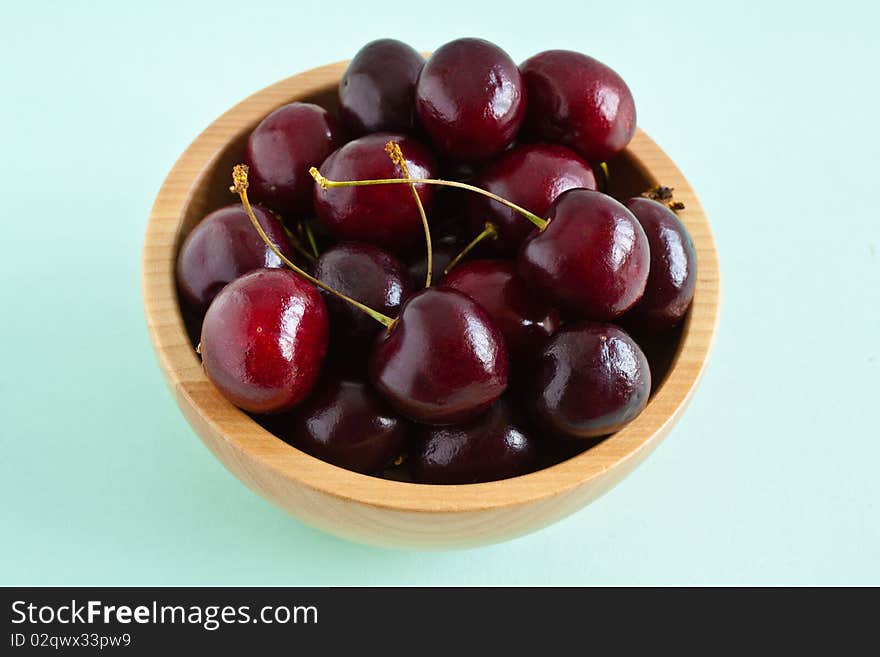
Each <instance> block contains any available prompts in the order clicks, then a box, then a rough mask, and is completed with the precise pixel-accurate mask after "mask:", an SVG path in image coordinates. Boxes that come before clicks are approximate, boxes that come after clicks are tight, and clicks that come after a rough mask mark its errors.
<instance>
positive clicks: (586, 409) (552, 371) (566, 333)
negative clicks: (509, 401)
mask: <svg viewBox="0 0 880 657" xmlns="http://www.w3.org/2000/svg"><path fill="white" fill-rule="evenodd" d="M650 392H651V372H650V369H649V367H648V361H647V359H646V358H645V355H644V354H643V353H642V350H641V349H640V348H639V346H638V345H637V344H636V343H635V341H633V339H632V338H631V337H630V336H629V335H627V334H626V333H625V332H624V331H622V330H621V329H619V328H617V327H616V326H614V325H612V324H603V323H596V322H581V323H576V324H570V325H567V326H565V327H564V328H562V329H560V331H559V332H558V333H556V335H554V336H553V337H552V338H550V341H549V343H548V344H547V347H546V348H545V349H544V351H543V353H542V354H541V358H540V361H539V363H538V366H537V368H536V369H535V380H534V388H533V393H532V396H531V397H532V398H533V399H534V414H535V417H536V419H537V420H538V421H539V422H540V423H541V424H542V425H543V426H544V427H545V428H546V429H548V430H550V431H552V432H553V433H555V434H557V435H561V436H568V437H571V438H595V437H598V436H603V435H606V434H609V433H613V432H614V431H617V430H618V429H620V428H621V427H623V426H624V425H625V424H627V423H628V422H630V421H631V420H632V419H633V418H635V417H636V416H637V415H638V414H639V413H641V412H642V409H644V407H645V405H646V404H647V403H648V395H649V394H650Z"/></svg>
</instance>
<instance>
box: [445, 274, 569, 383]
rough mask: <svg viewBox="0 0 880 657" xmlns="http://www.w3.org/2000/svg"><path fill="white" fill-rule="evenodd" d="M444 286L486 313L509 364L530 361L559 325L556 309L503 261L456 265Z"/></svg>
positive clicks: (517, 365)
mask: <svg viewBox="0 0 880 657" xmlns="http://www.w3.org/2000/svg"><path fill="white" fill-rule="evenodd" d="M443 285H444V286H446V287H451V288H453V289H455V290H458V291H459V292H463V293H464V294H466V295H468V296H469V297H470V298H471V299H473V300H474V301H476V302H477V303H478V304H480V306H482V307H483V309H484V310H485V311H486V312H487V313H489V316H490V317H491V318H492V319H493V320H494V322H495V325H496V326H498V328H499V329H500V330H501V333H502V335H504V342H505V344H506V345H507V353H508V356H509V358H510V365H511V367H516V368H517V369H518V370H519V369H522V367H523V365H525V364H527V363H530V362H533V361H534V359H535V358H536V357H537V355H538V354H539V353H540V351H541V349H542V348H543V347H544V344H545V343H546V342H547V338H549V337H550V336H551V335H553V334H554V333H555V332H556V330H557V329H558V328H559V312H558V311H557V310H556V309H555V308H553V307H552V306H550V304H549V303H548V302H547V301H546V299H545V298H543V297H541V296H538V295H534V294H532V293H531V292H530V290H529V289H528V288H527V287H526V285H525V283H523V281H522V279H520V278H519V276H517V275H516V267H515V266H514V264H513V263H512V262H509V261H506V260H473V261H471V262H467V263H464V264H462V265H459V266H457V267H456V268H455V269H453V270H452V271H450V272H449V273H448V274H447V275H446V278H444V279H443Z"/></svg>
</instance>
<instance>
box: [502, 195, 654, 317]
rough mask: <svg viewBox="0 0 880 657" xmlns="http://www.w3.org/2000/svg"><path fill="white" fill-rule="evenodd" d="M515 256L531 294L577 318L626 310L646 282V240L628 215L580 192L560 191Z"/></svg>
mask: <svg viewBox="0 0 880 657" xmlns="http://www.w3.org/2000/svg"><path fill="white" fill-rule="evenodd" d="M547 219H548V220H549V224H547V227H546V228H545V229H544V230H543V231H537V230H536V231H534V232H533V233H532V234H531V236H530V237H529V238H528V239H527V240H526V241H525V243H524V244H523V247H522V249H521V250H520V252H519V256H518V258H517V271H518V272H519V275H520V276H522V278H523V280H524V281H525V282H526V284H527V285H528V286H529V287H530V288H531V289H532V290H533V291H534V293H535V294H546V295H547V297H548V298H549V299H550V300H551V301H553V302H554V303H555V304H556V305H557V306H558V307H559V309H560V310H563V311H564V312H566V313H568V314H570V315H571V316H573V317H576V318H580V319H590V320H594V321H608V320H611V319H614V318H615V317H618V316H619V315H621V314H623V313H624V312H626V311H627V310H629V309H630V308H631V307H632V306H633V305H634V304H635V303H636V302H637V301H638V300H639V299H640V298H641V296H642V294H643V293H644V291H645V284H646V282H647V280H648V268H649V266H650V257H651V254H650V251H649V246H648V238H647V237H646V236H645V231H644V230H643V229H642V226H641V224H639V222H638V221H637V220H636V218H635V217H634V216H633V214H632V212H630V211H629V210H627V209H626V207H624V206H623V205H622V204H620V203H618V202H617V201H615V200H614V199H613V198H611V197H610V196H607V195H605V194H602V193H601V192H595V191H591V190H586V189H571V190H569V191H567V192H564V193H562V194H561V195H560V196H559V197H558V198H557V199H556V201H554V202H553V205H551V206H550V210H549V211H548V213H547Z"/></svg>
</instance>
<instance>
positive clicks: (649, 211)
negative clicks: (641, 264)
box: [626, 198, 697, 331]
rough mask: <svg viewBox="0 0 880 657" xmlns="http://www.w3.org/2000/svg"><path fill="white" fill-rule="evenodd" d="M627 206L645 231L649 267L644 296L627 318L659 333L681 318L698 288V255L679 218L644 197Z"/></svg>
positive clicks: (632, 200) (666, 208)
mask: <svg viewBox="0 0 880 657" xmlns="http://www.w3.org/2000/svg"><path fill="white" fill-rule="evenodd" d="M626 207H627V208H628V209H629V210H630V211H631V212H632V213H633V214H634V215H635V217H636V219H637V220H638V221H639V223H640V224H641V225H642V228H643V229H644V230H645V235H646V236H647V238H648V244H649V245H650V247H651V267H650V271H649V273H648V283H647V285H645V294H644V295H643V296H642V298H641V299H640V300H639V302H638V303H637V304H636V305H635V306H633V308H632V310H630V311H629V312H628V313H627V315H626V318H627V320H628V321H629V322H632V323H633V324H634V325H637V326H639V327H640V328H641V329H644V330H652V331H662V330H665V329H668V328H672V327H673V326H675V325H676V324H678V323H680V322H681V320H682V319H684V316H685V314H686V313H687V310H688V308H689V307H690V305H691V301H692V300H693V298H694V290H695V289H696V287H697V252H696V249H695V248H694V242H693V240H692V239H691V236H690V233H688V230H687V228H685V225H684V224H683V223H682V222H681V219H679V218H678V216H677V215H676V214H675V213H674V212H673V211H672V210H670V209H669V208H668V207H666V206H665V205H663V204H662V203H658V202H657V201H653V200H651V199H647V198H631V199H630V200H628V201H627V202H626Z"/></svg>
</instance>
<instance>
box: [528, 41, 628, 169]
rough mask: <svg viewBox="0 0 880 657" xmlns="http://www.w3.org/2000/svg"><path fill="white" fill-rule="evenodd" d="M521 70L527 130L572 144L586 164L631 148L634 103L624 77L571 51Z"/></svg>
mask: <svg viewBox="0 0 880 657" xmlns="http://www.w3.org/2000/svg"><path fill="white" fill-rule="evenodd" d="M520 70H521V71H522V76H523V80H524V81H525V86H526V89H527V90H528V96H529V110H528V117H527V119H526V123H527V129H528V130H529V131H530V132H533V133H535V134H537V135H538V137H539V138H541V139H545V140H547V141H554V142H559V143H561V144H565V145H567V146H570V147H571V148H573V149H575V150H576V151H578V152H579V153H580V154H581V155H583V156H584V157H585V158H587V160H589V161H590V162H604V161H606V160H608V159H610V158H612V157H614V156H615V155H616V154H617V153H619V152H620V151H622V150H623V149H624V148H626V145H627V144H629V142H630V139H632V136H633V134H634V133H635V130H636V107H635V103H634V102H633V97H632V93H631V92H630V90H629V87H627V86H626V83H625V82H624V81H623V79H622V78H621V77H620V76H619V75H618V74H617V73H615V72H614V71H613V70H612V69H610V68H609V67H607V66H605V64H603V63H602V62H600V61H597V60H595V59H593V58H592V57H588V56H587V55H584V54H581V53H578V52H573V51H570V50H547V51H545V52H542V53H538V54H537V55H535V56H534V57H530V58H529V59H527V60H526V61H525V62H523V63H522V65H521V66H520Z"/></svg>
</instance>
